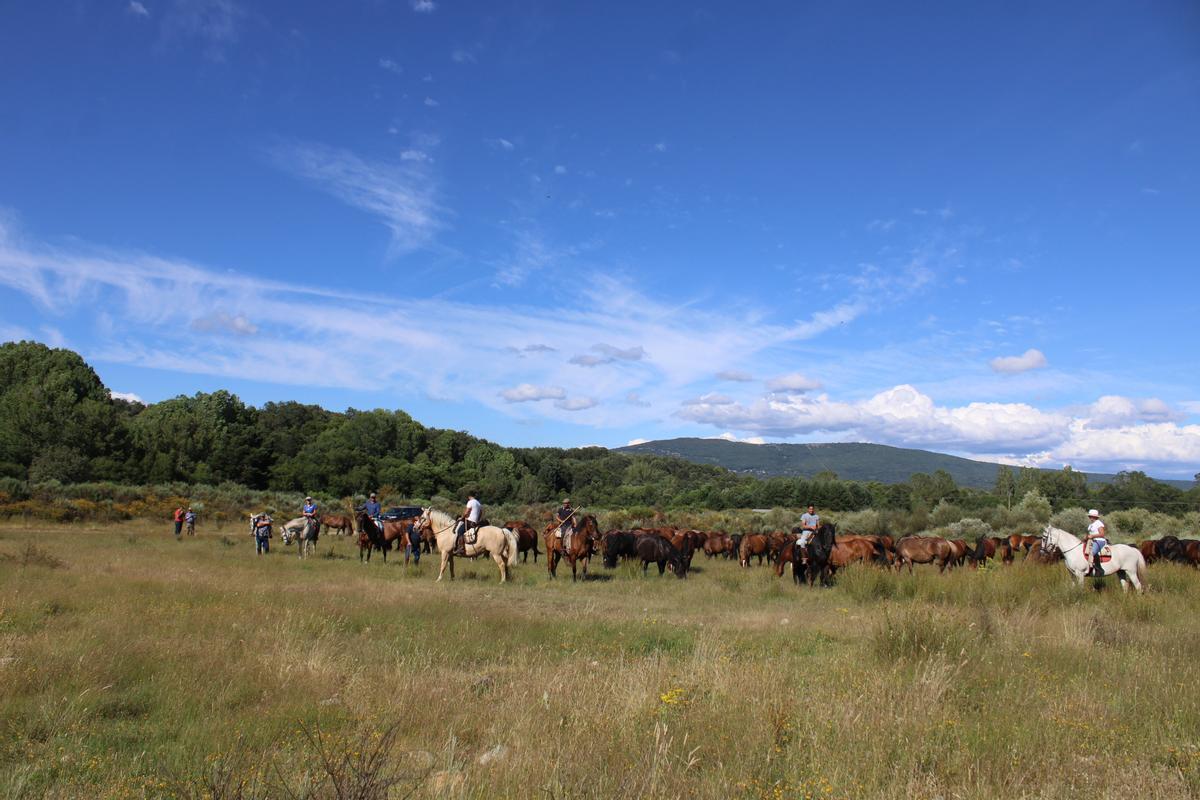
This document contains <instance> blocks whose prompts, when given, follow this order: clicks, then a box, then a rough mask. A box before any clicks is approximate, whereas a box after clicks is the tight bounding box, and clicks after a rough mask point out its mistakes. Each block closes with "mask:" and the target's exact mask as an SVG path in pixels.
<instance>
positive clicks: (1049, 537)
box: [1041, 524, 1058, 554]
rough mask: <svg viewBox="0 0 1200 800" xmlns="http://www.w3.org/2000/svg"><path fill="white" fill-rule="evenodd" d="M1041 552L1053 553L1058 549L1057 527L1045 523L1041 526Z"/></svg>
mask: <svg viewBox="0 0 1200 800" xmlns="http://www.w3.org/2000/svg"><path fill="white" fill-rule="evenodd" d="M1041 541H1042V552H1044V553H1050V554H1053V553H1054V551H1056V550H1058V529H1057V528H1055V527H1054V526H1053V525H1050V524H1047V525H1046V527H1044V528H1042V539H1041Z"/></svg>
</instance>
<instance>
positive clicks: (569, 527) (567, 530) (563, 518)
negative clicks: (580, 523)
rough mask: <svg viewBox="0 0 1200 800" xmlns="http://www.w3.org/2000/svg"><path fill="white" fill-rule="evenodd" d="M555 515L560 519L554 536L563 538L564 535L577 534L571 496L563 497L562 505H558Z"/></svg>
mask: <svg viewBox="0 0 1200 800" xmlns="http://www.w3.org/2000/svg"><path fill="white" fill-rule="evenodd" d="M554 516H555V518H557V519H558V530H556V531H555V532H554V538H556V539H561V538H563V536H564V535H565V536H567V537H568V538H569V537H571V536H573V535H574V534H575V512H574V511H573V510H572V509H571V498H569V497H564V498H563V501H562V505H561V506H559V507H558V511H556V512H555V514H554Z"/></svg>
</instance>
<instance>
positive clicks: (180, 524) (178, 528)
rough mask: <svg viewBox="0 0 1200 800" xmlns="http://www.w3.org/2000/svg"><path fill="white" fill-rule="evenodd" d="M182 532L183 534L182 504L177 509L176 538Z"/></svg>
mask: <svg viewBox="0 0 1200 800" xmlns="http://www.w3.org/2000/svg"><path fill="white" fill-rule="evenodd" d="M182 534H183V506H180V507H179V508H177V509H175V538H176V539H179V537H180V536H181V535H182Z"/></svg>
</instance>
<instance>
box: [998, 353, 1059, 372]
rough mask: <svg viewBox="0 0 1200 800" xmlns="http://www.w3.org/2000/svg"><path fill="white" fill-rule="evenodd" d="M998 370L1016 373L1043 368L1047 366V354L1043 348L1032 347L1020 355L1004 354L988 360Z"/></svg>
mask: <svg viewBox="0 0 1200 800" xmlns="http://www.w3.org/2000/svg"><path fill="white" fill-rule="evenodd" d="M988 364H989V365H990V366H991V368H992V369H993V370H995V371H996V372H1003V373H1005V374H1015V373H1018V372H1028V371H1029V370H1031V369H1042V368H1043V367H1045V366H1047V364H1048V362H1047V361H1046V356H1045V355H1043V353H1042V351H1041V350H1035V349H1033V348H1030V349H1028V350H1026V351H1025V352H1024V353H1022V354H1021V355H1019V356H1002V357H1000V358H993V359H992V360H991V361H989V362H988Z"/></svg>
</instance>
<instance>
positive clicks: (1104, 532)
mask: <svg viewBox="0 0 1200 800" xmlns="http://www.w3.org/2000/svg"><path fill="white" fill-rule="evenodd" d="M1088 519H1089V520H1090V522H1089V523H1088V529H1087V537H1086V538H1085V539H1084V540H1083V541H1084V547H1085V548H1086V547H1087V546H1088V545H1091V548H1092V553H1091V555H1092V572H1091V575H1092V576H1093V577H1101V576H1103V575H1104V567H1102V566H1101V565H1100V550H1101V549H1102V548H1103V547H1104V545H1106V544H1108V528H1107V527H1106V526H1105V524H1104V520H1102V519H1100V512H1099V511H1097V510H1096V509H1094V508H1093V509H1092V510H1091V511H1089V512H1088Z"/></svg>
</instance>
